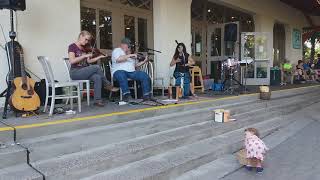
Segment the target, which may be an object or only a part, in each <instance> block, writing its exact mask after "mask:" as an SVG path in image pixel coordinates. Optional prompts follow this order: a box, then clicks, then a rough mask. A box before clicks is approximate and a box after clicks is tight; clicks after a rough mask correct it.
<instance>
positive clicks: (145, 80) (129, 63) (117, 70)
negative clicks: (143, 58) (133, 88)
mask: <svg viewBox="0 0 320 180" xmlns="http://www.w3.org/2000/svg"><path fill="white" fill-rule="evenodd" d="M130 44H131V41H130V40H129V39H127V38H124V39H123V40H122V41H121V44H120V46H119V47H118V48H115V49H114V50H113V51H112V67H111V73H112V74H113V78H114V80H116V81H118V82H119V85H120V88H121V90H122V94H123V97H124V101H128V100H129V99H130V97H131V94H130V90H129V86H128V78H129V79H132V80H136V81H140V82H141V86H142V92H143V99H144V100H149V99H150V98H151V97H150V94H151V80H150V77H149V75H148V74H147V73H145V72H142V71H136V69H135V68H136V59H137V54H129V53H128V52H130V51H129V50H130V49H129V46H130Z"/></svg>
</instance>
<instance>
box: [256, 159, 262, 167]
mask: <svg viewBox="0 0 320 180" xmlns="http://www.w3.org/2000/svg"><path fill="white" fill-rule="evenodd" d="M255 161H256V162H257V167H262V161H261V160H260V159H255Z"/></svg>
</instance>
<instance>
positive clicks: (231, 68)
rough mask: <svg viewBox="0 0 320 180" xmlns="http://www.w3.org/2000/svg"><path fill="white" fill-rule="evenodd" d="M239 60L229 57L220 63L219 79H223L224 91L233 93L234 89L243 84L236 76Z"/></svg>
mask: <svg viewBox="0 0 320 180" xmlns="http://www.w3.org/2000/svg"><path fill="white" fill-rule="evenodd" d="M239 69H240V61H239V60H238V59H237V58H232V57H229V58H227V59H226V60H224V61H222V63H221V79H223V80H224V81H223V85H224V87H225V88H224V90H225V91H224V92H225V93H226V94H234V93H235V90H236V89H237V88H238V87H239V86H240V87H243V85H242V84H241V83H240V81H239V80H238V79H237V78H236V77H237V75H239V73H238V71H239Z"/></svg>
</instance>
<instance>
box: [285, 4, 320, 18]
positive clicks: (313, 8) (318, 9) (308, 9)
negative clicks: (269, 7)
mask: <svg viewBox="0 0 320 180" xmlns="http://www.w3.org/2000/svg"><path fill="white" fill-rule="evenodd" d="M280 1H282V2H284V3H286V4H288V5H290V6H292V7H294V8H296V9H299V10H301V11H302V12H304V13H305V14H308V15H314V16H320V0H280Z"/></svg>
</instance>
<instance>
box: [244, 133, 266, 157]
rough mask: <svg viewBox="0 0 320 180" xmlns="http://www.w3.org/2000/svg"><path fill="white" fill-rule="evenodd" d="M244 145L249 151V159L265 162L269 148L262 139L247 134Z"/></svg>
mask: <svg viewBox="0 0 320 180" xmlns="http://www.w3.org/2000/svg"><path fill="white" fill-rule="evenodd" d="M244 144H245V147H246V151H247V158H257V159H259V160H261V161H263V159H264V155H265V153H266V152H267V151H268V148H267V146H266V145H265V144H264V142H263V141H262V140H261V139H260V138H258V137H257V136H256V135H252V134H246V137H245V142H244Z"/></svg>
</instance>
